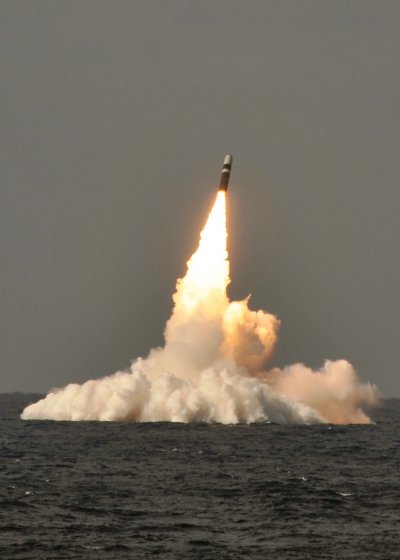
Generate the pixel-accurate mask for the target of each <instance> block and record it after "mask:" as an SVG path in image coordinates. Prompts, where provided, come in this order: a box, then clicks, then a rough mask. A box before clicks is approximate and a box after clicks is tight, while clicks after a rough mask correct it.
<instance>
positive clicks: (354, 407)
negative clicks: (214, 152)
mask: <svg viewBox="0 0 400 560" xmlns="http://www.w3.org/2000/svg"><path fill="white" fill-rule="evenodd" d="M231 166H232V156H226V157H225V160H224V165H223V168H222V172H221V178H220V184H219V188H218V192H217V196H216V199H215V203H214V205H213V208H212V209H211V212H210V214H209V216H208V219H207V221H206V224H205V226H204V228H203V230H202V232H201V234H200V241H199V245H198V248H197V249H196V251H195V252H194V254H193V255H192V256H191V258H190V259H189V261H188V262H187V271H186V274H185V276H184V277H183V278H181V279H178V281H177V285H176V292H175V294H174V295H173V301H174V307H173V310H172V314H171V317H170V319H169V320H168V321H167V324H166V326H165V331H164V339H165V344H164V346H163V347H158V348H153V349H152V350H151V351H150V353H149V355H148V356H147V357H146V358H138V359H137V360H135V361H134V362H133V363H132V365H131V367H130V369H129V370H127V371H119V372H117V373H115V374H113V375H110V376H107V377H104V378H101V379H95V380H90V381H87V382H86V383H83V384H82V385H79V384H75V383H74V384H70V385H67V386H66V387H65V388H62V389H55V390H53V391H51V392H49V394H48V395H47V396H46V397H45V398H44V399H42V400H40V401H38V402H37V403H34V404H31V405H29V406H28V407H26V408H25V409H24V411H23V412H22V415H21V418H23V419H24V420H28V419H52V420H107V421H113V420H115V421H117V420H118V421H137V422H152V421H172V422H199V421H201V422H221V423H225V424H235V423H239V422H245V423H250V422H277V423H296V424H309V423H319V422H332V423H338V424H346V423H368V422H370V419H369V418H368V417H367V416H366V414H365V413H364V412H363V410H362V406H363V405H365V404H368V405H373V404H375V403H376V402H377V401H378V391H377V389H376V387H374V386H372V385H370V384H364V383H362V382H361V381H360V380H359V378H358V376H357V374H356V372H355V371H354V369H353V367H352V366H351V364H350V363H348V362H347V361H345V360H338V361H335V362H333V361H327V362H326V363H325V364H324V365H323V366H322V368H321V369H320V370H318V371H312V370H311V369H309V368H307V367H306V366H304V365H303V364H295V365H292V366H288V367H286V368H284V369H283V370H280V369H277V368H273V369H270V370H269V369H268V362H269V360H270V358H271V355H272V353H273V350H274V346H275V343H276V340H277V334H278V329H279V325H280V322H279V320H278V319H277V317H275V316H274V315H272V314H270V313H267V312H265V311H262V310H258V311H253V310H251V309H250V308H249V297H247V298H246V299H244V300H242V301H230V300H229V298H228V296H227V293H226V289H227V286H228V285H229V283H230V278H229V261H228V253H227V229H226V196H227V188H228V183H229V177H230V171H231Z"/></svg>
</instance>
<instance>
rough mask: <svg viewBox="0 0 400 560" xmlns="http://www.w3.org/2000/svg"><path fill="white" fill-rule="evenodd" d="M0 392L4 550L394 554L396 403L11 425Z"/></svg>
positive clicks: (72, 554)
mask: <svg viewBox="0 0 400 560" xmlns="http://www.w3.org/2000/svg"><path fill="white" fill-rule="evenodd" d="M37 398H39V396H33V395H21V394H8V395H0V422H1V429H0V444H1V455H0V475H1V479H0V480H1V486H0V492H1V495H0V500H1V508H0V558H1V560H11V559H12V560H17V559H18V560H22V559H24V560H27V559H32V560H39V559H40V560H42V559H43V560H50V559H52V560H61V559H63V558H72V559H98V558H99V559H103V558H104V559H110V560H111V559H113V560H114V559H115V560H121V559H125V558H132V559H139V560H140V559H153V558H162V559H166V560H169V559H185V560H186V559H187V560H190V559H202V560H204V559H213V560H214V559H221V560H224V559H227V560H228V559H229V560H230V559H232V560H238V559H268V558H273V559H279V560H280V559H282V560H286V559H287V560H289V559H290V560H294V559H296V560H297V559H302V560H303V559H307V560H309V559H318V560H321V559H338V558H340V559H347V558H349V559H350V558H351V559H352V560H357V559H360V560H361V559H363V560H364V559H365V560H367V559H368V560H369V559H371V558H377V559H379V560H385V559H388V560H389V559H393V560H394V559H399V558H400V477H399V469H400V400H396V399H389V400H385V401H384V402H383V404H382V406H381V407H380V408H378V409H376V410H374V411H372V413H371V414H372V417H373V419H374V420H375V424H373V425H362V426H355V425H353V426H351V425H350V426H333V425H313V426H293V425H291V426H283V425H276V424H251V425H220V424H177V423H168V422H161V423H143V424H139V423H138V424H136V423H117V422H110V423H104V422H75V423H74V422H51V421H21V420H20V419H19V414H20V412H21V410H22V409H23V408H24V406H25V405H26V404H28V403H29V402H32V401H34V400H36V399H37Z"/></svg>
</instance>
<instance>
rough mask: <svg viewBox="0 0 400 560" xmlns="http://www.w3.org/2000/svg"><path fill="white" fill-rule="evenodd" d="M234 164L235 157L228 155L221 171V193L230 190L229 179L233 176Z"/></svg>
mask: <svg viewBox="0 0 400 560" xmlns="http://www.w3.org/2000/svg"><path fill="white" fill-rule="evenodd" d="M232 162H233V157H232V156H231V155H229V154H227V155H226V156H225V159H224V165H223V166H222V171H221V178H220V180H219V188H218V190H220V191H225V192H226V191H227V190H228V184H229V177H230V175H231V169H232Z"/></svg>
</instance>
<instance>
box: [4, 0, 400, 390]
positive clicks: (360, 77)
mask: <svg viewBox="0 0 400 560" xmlns="http://www.w3.org/2000/svg"><path fill="white" fill-rule="evenodd" d="M399 29H400V3H399V2H398V1H397V0H395V1H387V0H383V1H382V0H381V1H379V2H378V1H369V0H362V1H361V0H360V1H352V0H334V1H333V0H332V1H322V0H319V1H306V0H302V1H299V0H293V1H285V0H281V1H266V0H262V1H248V2H245V1H225V0H219V1H215V0H212V1H208V0H202V1H197V2H194V1H187V0H186V1H177V0H157V1H155V0H153V1H149V0H143V1H118V0H117V1H115V0H114V1H107V2H106V1H101V0H96V1H82V0H79V1H57V2H54V1H53V0H51V1H39V0H36V1H33V0H31V1H29V0H26V1H21V0H10V1H7V0H3V1H2V2H1V4H0V33H1V35H0V53H1V55H0V72H1V74H0V75H1V88H0V110H1V121H0V122H1V126H0V130H1V144H0V168H1V185H0V189H1V202H0V243H1V256H0V258H1V261H0V266H1V275H0V282H1V291H0V297H1V302H0V317H1V336H0V352H1V362H2V364H1V373H0V391H12V390H21V391H31V390H36V391H45V390H47V389H49V388H51V387H55V386H61V385H64V384H66V383H68V382H72V381H83V380H86V379H89V378H93V377H99V376H102V375H104V374H108V373H112V372H113V371H115V370H117V369H118V368H123V367H125V366H127V365H129V362H130V360H131V359H132V358H135V357H137V356H139V355H146V354H147V352H148V350H149V349H150V348H151V347H153V346H156V345H157V344H160V343H161V342H162V332H163V327H164V324H165V321H166V319H167V317H168V316H169V313H170V310H171V308H172V300H171V295H172V293H173V291H174V286H175V281H176V278H177V277H178V276H181V275H182V274H183V273H184V270H185V262H186V260H187V258H188V257H189V256H190V254H191V253H192V252H193V250H194V249H195V247H196V245H197V239H198V234H199V230H200V228H201V226H202V225H203V223H204V220H205V218H206V215H207V213H208V210H209V208H210V205H211V202H212V200H213V197H214V188H215V187H216V185H217V182H218V174H219V170H220V166H221V164H222V160H223V157H224V155H225V153H227V152H231V153H233V155H234V167H233V174H232V178H231V185H230V195H229V233H230V236H229V250H230V257H231V276H232V286H231V289H230V294H231V295H232V296H233V297H236V298H237V297H244V296H246V295H247V294H248V293H249V292H251V293H252V302H253V304H252V306H253V307H255V308H258V307H262V308H266V309H268V310H269V311H272V312H274V313H276V314H277V315H278V316H279V317H280V318H281V320H282V322H283V324H282V328H281V334H280V343H279V348H278V352H277V355H276V359H275V363H276V364H277V365H283V364H289V363H293V362H299V361H302V362H304V363H306V364H308V365H310V366H319V365H321V364H322V362H323V360H324V359H325V358H331V359H333V358H346V359H348V360H349V361H351V362H352V363H353V364H354V365H355V367H356V368H357V370H358V372H359V374H360V376H361V377H362V378H363V379H364V380H366V381H367V380H368V381H372V382H374V383H376V384H377V385H378V386H379V388H380V389H381V390H382V391H383V393H384V394H385V395H387V396H400V375H399V371H398V370H399V364H400V344H399V343H398V340H397V336H398V331H397V329H398V322H399V320H398V318H399V316H400V298H399V295H398V291H399V273H400V260H399V233H400V225H399V223H400V221H399V212H400V190H399V177H400V155H399V146H400V126H399V114H400V87H399V86H400V68H399V66H400V64H399V61H400V34H399Z"/></svg>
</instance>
